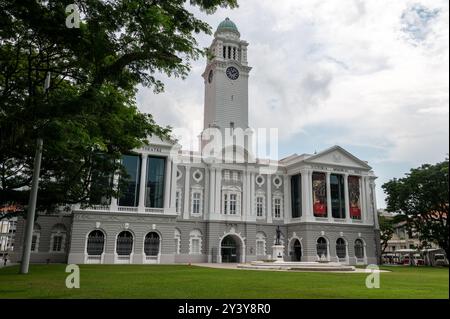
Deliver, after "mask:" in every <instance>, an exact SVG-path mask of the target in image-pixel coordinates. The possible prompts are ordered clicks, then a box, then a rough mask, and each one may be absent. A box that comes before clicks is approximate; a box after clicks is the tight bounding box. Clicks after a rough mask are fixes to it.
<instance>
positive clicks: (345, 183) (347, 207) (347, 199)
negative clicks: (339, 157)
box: [344, 173, 352, 223]
mask: <svg viewBox="0 0 450 319" xmlns="http://www.w3.org/2000/svg"><path fill="white" fill-rule="evenodd" d="M344 198H345V219H346V220H347V223H351V222H352V219H351V218H350V203H349V196H348V174H347V173H345V174H344Z"/></svg>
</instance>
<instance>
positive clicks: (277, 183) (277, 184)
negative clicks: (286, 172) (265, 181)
mask: <svg viewBox="0 0 450 319" xmlns="http://www.w3.org/2000/svg"><path fill="white" fill-rule="evenodd" d="M282 183H283V181H282V180H281V177H280V176H275V177H274V179H273V185H274V186H275V187H276V188H280V186H281V184H282Z"/></svg>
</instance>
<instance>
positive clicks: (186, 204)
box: [183, 165, 191, 219]
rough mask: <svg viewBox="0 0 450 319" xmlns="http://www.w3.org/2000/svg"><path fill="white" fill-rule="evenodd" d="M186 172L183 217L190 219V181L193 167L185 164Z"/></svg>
mask: <svg viewBox="0 0 450 319" xmlns="http://www.w3.org/2000/svg"><path fill="white" fill-rule="evenodd" d="M185 169H186V170H185V174H184V196H183V199H184V206H183V219H189V212H190V210H191V209H190V207H189V199H190V196H191V190H190V185H189V182H190V181H191V167H190V166H187V165H186V166H185Z"/></svg>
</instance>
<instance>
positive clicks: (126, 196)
mask: <svg viewBox="0 0 450 319" xmlns="http://www.w3.org/2000/svg"><path fill="white" fill-rule="evenodd" d="M122 165H123V166H124V167H125V171H126V174H127V176H122V177H121V178H122V183H123V189H122V196H121V197H120V199H119V206H132V207H136V206H138V204H139V177H140V174H139V172H140V166H141V159H140V157H139V156H138V155H124V156H123V157H122Z"/></svg>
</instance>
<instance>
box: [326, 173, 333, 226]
mask: <svg viewBox="0 0 450 319" xmlns="http://www.w3.org/2000/svg"><path fill="white" fill-rule="evenodd" d="M326 184H327V216H328V222H329V223H332V222H333V212H332V210H331V173H330V172H327V183H326Z"/></svg>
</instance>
